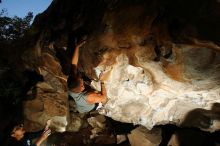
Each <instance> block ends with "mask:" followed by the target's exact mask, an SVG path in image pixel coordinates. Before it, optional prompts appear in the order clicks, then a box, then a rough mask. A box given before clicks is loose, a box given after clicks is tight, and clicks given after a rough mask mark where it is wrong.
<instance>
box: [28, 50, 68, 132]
mask: <svg viewBox="0 0 220 146" xmlns="http://www.w3.org/2000/svg"><path fill="white" fill-rule="evenodd" d="M42 60H43V62H44V64H42V66H40V67H39V68H38V69H39V73H40V74H41V75H42V76H43V78H44V81H43V82H39V83H37V85H35V87H33V88H32V89H31V90H30V91H29V92H28V96H29V98H30V99H31V100H27V101H25V102H24V116H25V123H26V127H27V129H28V130H30V131H35V130H39V129H40V128H43V126H44V125H45V123H46V121H47V120H49V119H51V120H52V125H51V128H52V129H54V130H55V131H60V132H63V131H65V130H66V126H67V124H68V115H69V111H68V110H69V108H68V100H67V99H68V98H67V93H66V86H65V84H63V82H64V83H65V80H66V76H64V75H63V74H62V72H61V68H60V66H59V63H58V62H57V61H56V60H55V58H54V57H53V56H51V55H50V54H48V53H44V54H43V55H42Z"/></svg>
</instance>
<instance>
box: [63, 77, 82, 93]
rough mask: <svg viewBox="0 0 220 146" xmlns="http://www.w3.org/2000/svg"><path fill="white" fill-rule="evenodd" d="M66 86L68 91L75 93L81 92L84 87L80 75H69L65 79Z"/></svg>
mask: <svg viewBox="0 0 220 146" xmlns="http://www.w3.org/2000/svg"><path fill="white" fill-rule="evenodd" d="M67 86H68V89H69V90H70V91H72V92H76V93H79V92H82V91H83V90H84V89H85V86H84V83H83V79H82V78H81V76H72V75H70V76H69V77H68V79H67Z"/></svg>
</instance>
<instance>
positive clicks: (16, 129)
mask: <svg viewBox="0 0 220 146" xmlns="http://www.w3.org/2000/svg"><path fill="white" fill-rule="evenodd" d="M24 133H25V129H24V125H23V124H18V123H17V124H14V126H11V132H10V134H11V137H13V138H15V139H16V140H17V141H19V140H20V139H22V138H23V137H24Z"/></svg>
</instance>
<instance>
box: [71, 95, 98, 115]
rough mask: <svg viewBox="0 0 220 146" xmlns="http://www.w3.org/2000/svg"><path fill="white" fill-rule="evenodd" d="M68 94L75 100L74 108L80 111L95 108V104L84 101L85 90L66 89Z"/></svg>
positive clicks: (88, 110) (83, 111)
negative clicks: (77, 91) (72, 90)
mask: <svg viewBox="0 0 220 146" xmlns="http://www.w3.org/2000/svg"><path fill="white" fill-rule="evenodd" d="M68 94H69V95H70V96H71V97H72V98H73V99H74V100H75V102H76V108H77V110H78V112H80V113H85V112H90V111H91V110H92V109H94V108H95V104H89V103H87V102H86V98H87V92H86V91H83V92H80V93H75V92H71V91H68Z"/></svg>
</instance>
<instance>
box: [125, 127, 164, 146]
mask: <svg viewBox="0 0 220 146" xmlns="http://www.w3.org/2000/svg"><path fill="white" fill-rule="evenodd" d="M128 139H129V142H130V144H131V146H158V145H159V144H160V142H161V139H162V137H161V129H159V128H154V129H152V130H148V129H146V128H145V127H143V126H139V127H138V128H136V129H134V130H132V131H131V133H130V134H128Z"/></svg>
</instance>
